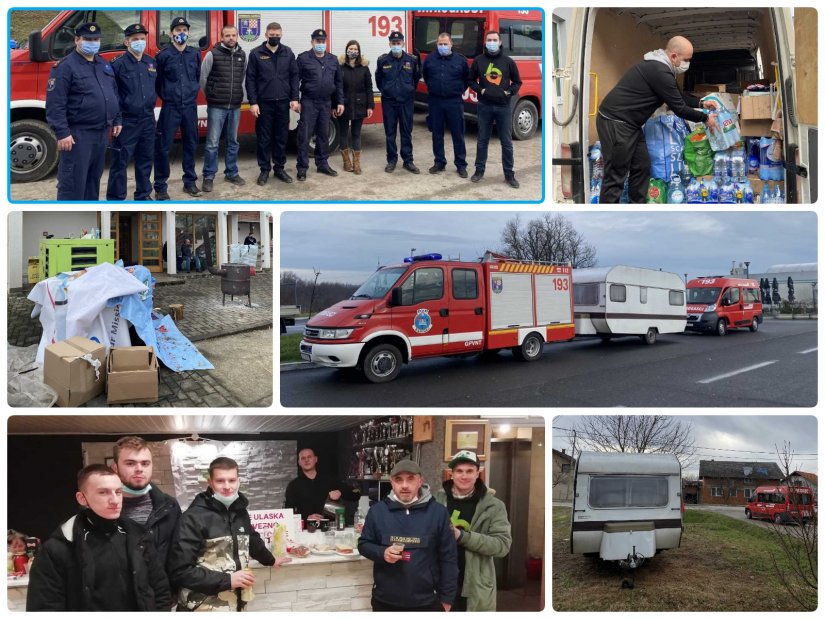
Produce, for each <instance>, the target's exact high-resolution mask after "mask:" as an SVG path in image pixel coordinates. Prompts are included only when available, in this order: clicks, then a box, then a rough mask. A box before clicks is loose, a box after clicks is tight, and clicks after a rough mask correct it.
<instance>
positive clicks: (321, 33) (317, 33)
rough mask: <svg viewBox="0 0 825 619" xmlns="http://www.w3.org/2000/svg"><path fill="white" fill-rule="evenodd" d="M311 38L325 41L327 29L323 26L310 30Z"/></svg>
mask: <svg viewBox="0 0 825 619" xmlns="http://www.w3.org/2000/svg"><path fill="white" fill-rule="evenodd" d="M312 38H313V39H315V40H316V41H326V40H327V31H326V30H324V29H323V28H318V30H313V31H312Z"/></svg>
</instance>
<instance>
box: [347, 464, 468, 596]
mask: <svg viewBox="0 0 825 619" xmlns="http://www.w3.org/2000/svg"><path fill="white" fill-rule="evenodd" d="M390 483H391V484H392V492H390V494H389V495H388V496H387V497H386V498H384V500H383V501H380V502H379V503H377V504H375V505H374V506H373V507H372V508H371V509H370V511H369V512H367V520H366V522H365V523H364V529H363V531H361V537H360V538H359V539H358V552H360V553H361V554H362V555H363V556H365V557H366V558H367V559H369V560H370V561H372V562H373V563H374V564H375V565H374V567H373V587H372V610H373V611H376V612H377V611H408V612H416V611H418V612H427V611H442V610H443V611H449V610H450V607H451V606H452V603H453V601H454V600H455V597H456V592H457V587H458V558H457V557H458V555H457V549H456V541H455V537H454V536H453V533H452V531H451V529H450V518H449V515H448V514H447V508H445V507H444V506H443V505H441V504H440V503H438V502H436V500H435V498H434V497H433V496H432V494H430V489H429V486H427V485H425V484H424V480H423V479H422V477H421V467H419V466H418V464H416V463H415V462H413V461H412V460H402V461H401V462H398V463H397V464H396V465H395V466H394V467H393V469H392V471H391V472H390Z"/></svg>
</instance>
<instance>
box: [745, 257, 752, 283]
mask: <svg viewBox="0 0 825 619" xmlns="http://www.w3.org/2000/svg"><path fill="white" fill-rule="evenodd" d="M750 276H751V261H750V260H745V279H748V278H749V277H750Z"/></svg>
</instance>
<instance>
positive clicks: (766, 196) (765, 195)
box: [761, 181, 772, 204]
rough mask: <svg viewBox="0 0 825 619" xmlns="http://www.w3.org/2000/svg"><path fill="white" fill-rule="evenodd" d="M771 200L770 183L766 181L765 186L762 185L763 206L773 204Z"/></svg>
mask: <svg viewBox="0 0 825 619" xmlns="http://www.w3.org/2000/svg"><path fill="white" fill-rule="evenodd" d="M771 200H772V198H771V194H770V191H769V190H768V182H767V181H765V184H764V185H762V196H761V202H762V204H771Z"/></svg>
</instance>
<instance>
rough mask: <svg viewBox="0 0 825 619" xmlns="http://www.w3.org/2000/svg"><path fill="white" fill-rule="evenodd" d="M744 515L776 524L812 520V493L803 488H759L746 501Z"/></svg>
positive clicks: (808, 489)
mask: <svg viewBox="0 0 825 619" xmlns="http://www.w3.org/2000/svg"><path fill="white" fill-rule="evenodd" d="M745 515H746V516H747V517H748V518H761V519H764V520H772V521H773V522H775V523H776V524H781V523H788V522H799V521H803V522H807V521H809V520H813V518H814V495H813V491H812V490H811V489H810V488H805V487H803V486H759V487H758V488H757V489H756V490H754V491H753V494H752V495H751V498H750V499H748V504H747V506H746V507H745Z"/></svg>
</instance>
